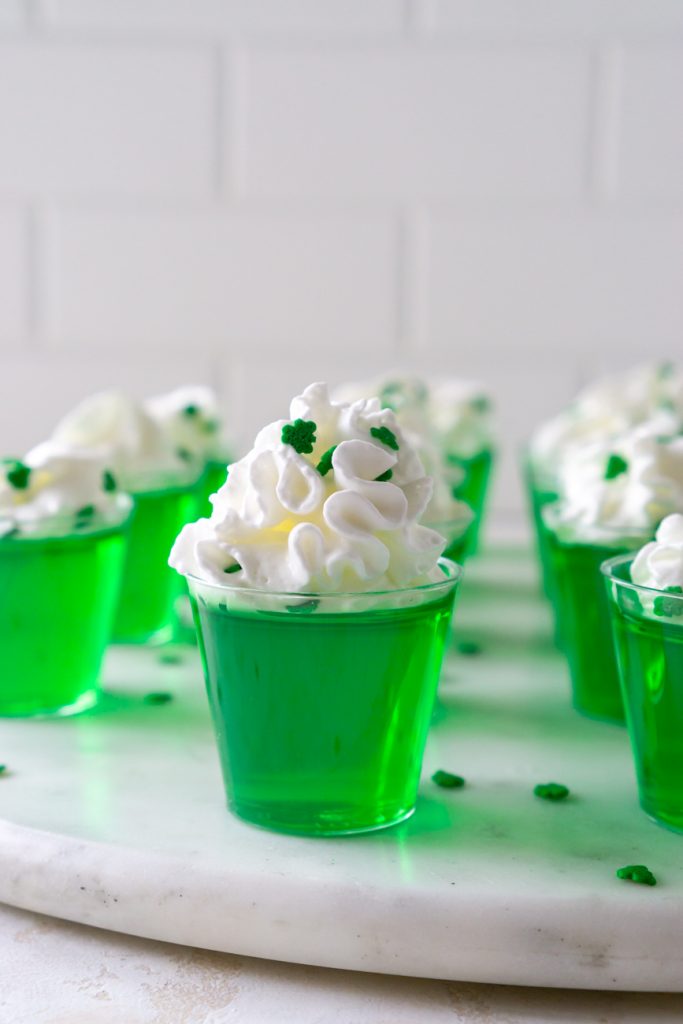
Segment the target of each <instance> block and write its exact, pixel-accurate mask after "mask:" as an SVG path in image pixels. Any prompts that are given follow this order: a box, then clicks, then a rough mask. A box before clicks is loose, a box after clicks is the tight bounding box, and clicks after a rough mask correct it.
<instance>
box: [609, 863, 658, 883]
mask: <svg viewBox="0 0 683 1024" xmlns="http://www.w3.org/2000/svg"><path fill="white" fill-rule="evenodd" d="M617 878H623V879H624V881H625V882H636V883H637V884H638V885H656V884H657V879H656V878H655V876H654V875H653V874H652V872H651V871H650V869H649V868H646V867H645V865H644V864H627V865H626V867H623V868H617Z"/></svg>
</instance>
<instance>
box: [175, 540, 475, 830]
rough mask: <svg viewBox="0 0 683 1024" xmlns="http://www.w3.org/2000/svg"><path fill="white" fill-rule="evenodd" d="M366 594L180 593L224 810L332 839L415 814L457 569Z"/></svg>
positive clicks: (208, 587)
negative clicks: (200, 671) (197, 659)
mask: <svg viewBox="0 0 683 1024" xmlns="http://www.w3.org/2000/svg"><path fill="white" fill-rule="evenodd" d="M440 564H441V566H442V568H443V569H444V572H445V574H446V575H445V577H444V579H443V581H439V582H437V583H433V584H429V585H427V586H423V587H416V588H412V589H409V590H399V591H390V592H385V593H375V594H347V595H339V594H337V595H306V594H298V595H297V594H264V593H259V592H255V591H245V590H243V589H240V588H230V587H229V586H218V585H212V584H207V583H204V582H202V581H200V580H197V579H195V578H192V577H190V578H189V580H188V582H189V586H190V593H191V596H192V602H193V610H194V614H195V620H196V625H197V632H198V636H199V646H200V651H201V656H202V661H203V665H204V673H205V678H206V687H207V692H208V697H209V703H210V705H211V710H212V715H213V721H214V726H215V730H216V736H217V741H218V749H219V753H220V758H221V763H222V768H223V775H224V780H225V787H226V792H227V798H228V806H229V807H230V809H231V810H232V811H233V812H234V813H235V814H236V815H238V816H239V817H240V818H243V819H244V820H246V821H249V822H252V823H253V824H256V825H260V826H263V827H264V828H268V829H272V830H275V831H278V832H290V833H296V834H299V835H310V836H316V835H318V836H326V835H327V836H331V835H346V834H349V833H354V832H367V831H372V830H374V829H380V828H385V827H387V826H389V825H394V824H396V823H398V822H400V821H402V820H403V819H405V818H407V817H409V816H410V815H411V814H412V813H413V809H414V807H415V800H416V796H417V787H418V781H419V777H420V769H421V764H422V756H423V753H424V746H425V742H426V738H427V729H428V726H429V721H430V717H431V713H432V707H433V703H434V697H435V693H436V687H437V683H438V678H439V671H440V667H441V661H442V657H443V653H444V648H445V642H446V637H447V634H448V628H449V622H450V618H451V614H452V610H453V602H454V598H455V592H456V588H457V586H458V583H459V580H460V573H461V570H460V568H459V567H458V566H456V565H454V564H453V563H452V562H449V561H446V560H442V562H441V563H440Z"/></svg>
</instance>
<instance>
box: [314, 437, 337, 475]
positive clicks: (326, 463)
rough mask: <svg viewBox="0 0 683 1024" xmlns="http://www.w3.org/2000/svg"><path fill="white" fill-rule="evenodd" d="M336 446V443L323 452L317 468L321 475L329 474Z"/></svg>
mask: <svg viewBox="0 0 683 1024" xmlns="http://www.w3.org/2000/svg"><path fill="white" fill-rule="evenodd" d="M336 447H337V446H336V444H333V445H332V447H331V448H328V449H327V451H326V452H323V454H322V456H321V457H320V462H319V463H318V465H317V466H316V467H315V468H316V469H317V470H318V472H319V473H320V475H321V476H327V474H328V473H329V471H330V470H331V469H332V456H333V455H334V450H335V448H336Z"/></svg>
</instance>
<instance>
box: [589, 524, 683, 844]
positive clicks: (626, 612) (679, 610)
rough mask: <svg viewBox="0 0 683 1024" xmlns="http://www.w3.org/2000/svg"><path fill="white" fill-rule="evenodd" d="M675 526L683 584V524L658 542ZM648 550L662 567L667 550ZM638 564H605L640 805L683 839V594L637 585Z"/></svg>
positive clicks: (624, 560) (628, 559)
mask: <svg viewBox="0 0 683 1024" xmlns="http://www.w3.org/2000/svg"><path fill="white" fill-rule="evenodd" d="M674 519H678V520H679V521H680V522H679V524H678V533H679V535H680V536H679V541H680V542H679V543H676V544H675V545H671V546H670V548H669V550H670V551H673V554H674V560H673V568H674V572H675V576H674V578H677V579H679V580H681V579H682V576H681V570H682V569H683V529H682V527H683V517H682V516H670V517H669V519H668V520H667V519H665V520H664V522H663V523H662V526H661V527H660V530H659V531H658V534H657V536H658V539H659V537H660V536H661V533H662V529H663V528H664V529H666V527H667V526H668V525H669V524H670V522H671V520H674ZM648 547H649V548H650V550H651V551H656V555H655V560H656V561H658V562H659V566H663V559H662V553H663V552H662V546H661V545H660V544H651V545H648ZM643 554H644V555H645V557H646V558H647V557H648V552H647V550H646V551H645V552H644V553H643ZM639 557H640V556H639ZM676 563H678V564H676ZM634 564H635V563H634V559H633V555H625V556H620V557H617V558H613V559H610V560H609V561H606V562H605V563H604V564H603V566H602V572H603V576H604V582H605V584H606V591H607V595H608V600H609V607H610V612H611V617H612V628H613V631H614V642H615V647H616V656H617V663H618V667H619V674H620V678H621V687H622V693H623V698H624V705H625V709H626V723H627V726H628V731H629V737H630V740H631V747H632V750H633V758H634V762H635V769H636V776H637V779H638V790H639V794H640V803H641V806H642V808H643V810H644V811H645V812H646V813H647V814H649V815H650V816H651V817H652V818H654V820H655V821H657V822H659V823H660V824H662V825H665V826H666V827H668V828H671V829H674V830H675V831H677V832H683V743H681V736H682V735H683V586H681V584H680V583H679V584H677V585H667V586H666V587H665V588H664V589H654V588H653V587H649V586H642V585H639V584H636V583H634V582H633V581H632V569H633V566H634ZM671 564H672V563H671V561H670V562H669V567H670V566H671ZM664 568H665V571H666V568H667V567H664ZM636 574H637V573H636ZM636 574H634V575H636ZM646 578H647V576H646ZM662 583H664V579H662Z"/></svg>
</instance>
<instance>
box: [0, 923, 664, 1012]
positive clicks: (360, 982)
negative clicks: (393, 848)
mask: <svg viewBox="0 0 683 1024" xmlns="http://www.w3.org/2000/svg"><path fill="white" fill-rule="evenodd" d="M0 950H1V951H2V956H1V957H0V1020H1V1021H2V1024H446V1022H447V1024H680V1021H681V1020H682V1019H683V995H652V994H642V993H622V992H582V991H565V990H559V989H537V988H516V987H510V986H502V985H501V986H496V985H475V984H460V983H457V982H446V981H428V980H424V979H416V978H397V977H391V976H387V975H377V974H361V973H358V972H354V971H335V970H330V969H326V968H320V967H302V966H299V965H296V964H284V963H278V962H274V961H271V960H256V959H253V958H250V957H242V956H234V955H232V954H228V953H212V952H208V951H206V950H200V949H192V948H189V947H187V946H171V945H167V944H165V943H162V942H151V941H148V940H146V939H136V938H133V937H131V936H127V935H119V934H116V933H114V932H107V931H101V930H100V929H96V928H88V927H86V926H84V925H79V924H71V923H69V922H66V921H59V920H57V919H56V918H50V917H43V916H41V915H39V914H34V913H30V912H28V911H24V910H16V909H14V908H10V907H5V906H2V905H0Z"/></svg>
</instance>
